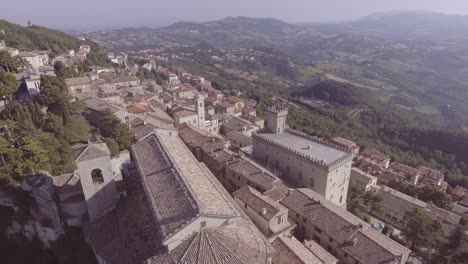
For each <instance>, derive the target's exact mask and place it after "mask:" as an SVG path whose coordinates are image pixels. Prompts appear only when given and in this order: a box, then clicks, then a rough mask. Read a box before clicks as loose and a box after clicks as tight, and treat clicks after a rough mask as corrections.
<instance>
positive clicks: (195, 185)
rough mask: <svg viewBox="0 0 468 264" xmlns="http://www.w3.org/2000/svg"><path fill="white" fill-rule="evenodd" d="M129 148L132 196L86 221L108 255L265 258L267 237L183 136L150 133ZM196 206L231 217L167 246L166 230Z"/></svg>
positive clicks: (174, 259) (130, 260)
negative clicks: (115, 207) (133, 164)
mask: <svg viewBox="0 0 468 264" xmlns="http://www.w3.org/2000/svg"><path fill="white" fill-rule="evenodd" d="M132 156H133V158H134V160H135V164H136V167H137V169H133V170H132V169H130V171H129V176H128V177H126V179H125V181H126V183H127V193H128V195H127V197H126V198H123V199H121V200H120V202H119V203H118V205H117V209H116V210H115V213H114V212H111V213H108V214H106V215H104V216H102V217H101V218H99V219H98V220H97V221H94V222H93V223H91V224H89V225H88V226H87V227H86V228H85V233H86V234H87V236H88V238H90V241H91V245H92V246H93V248H94V249H95V252H96V253H97V255H99V257H101V258H103V259H104V260H105V261H106V263H113V264H120V263H123V264H139V263H141V264H143V263H147V264H152V263H154V264H156V263H157V264H166V263H168V264H169V263H170V264H176V263H177V264H179V263H187V264H188V263H197V264H198V263H199V264H218V263H223V264H227V263H233V264H237V263H238V264H247V263H248V264H250V263H252V264H253V263H260V264H267V259H268V256H267V255H268V254H269V252H270V247H269V245H268V243H267V241H266V240H265V238H264V237H263V236H262V235H261V233H260V232H259V231H258V230H257V229H256V227H255V226H254V225H253V224H252V223H251V222H250V220H247V219H246V216H245V215H244V214H242V212H241V211H240V209H239V208H238V207H237V205H236V204H235V203H234V202H233V200H232V198H231V197H230V196H229V194H228V193H227V192H226V191H225V190H224V189H220V188H222V187H221V186H220V184H219V182H217V180H216V178H215V177H214V175H212V174H211V173H209V172H208V170H207V168H206V167H204V166H203V165H201V164H200V163H198V162H196V160H195V159H194V157H193V156H192V155H191V154H190V152H189V151H188V149H186V148H185V147H184V146H183V143H182V142H181V141H180V139H178V138H177V137H176V136H174V135H172V136H170V135H162V134H158V135H151V136H148V137H147V138H146V139H144V140H142V141H140V142H139V143H137V144H135V145H134V146H133V147H132ZM198 205H200V206H198ZM198 213H202V214H206V215H210V216H213V215H218V216H220V215H224V217H226V216H227V217H230V216H231V217H234V218H233V219H232V221H228V222H226V224H225V225H222V226H220V227H218V228H211V227H210V228H202V229H201V230H200V231H196V232H195V233H194V234H188V235H187V237H186V238H185V241H183V242H182V243H181V244H179V245H178V246H177V247H176V248H174V249H172V250H170V251H168V249H167V248H166V247H164V246H163V241H164V238H165V236H164V235H165V234H169V232H170V230H173V229H180V228H181V227H182V226H183V225H184V223H185V221H186V220H190V219H192V217H193V216H194V215H196V214H198ZM243 217H245V218H243Z"/></svg>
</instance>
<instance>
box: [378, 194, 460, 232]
mask: <svg viewBox="0 0 468 264" xmlns="http://www.w3.org/2000/svg"><path fill="white" fill-rule="evenodd" d="M370 192H372V193H373V194H375V195H377V196H379V197H381V198H382V206H383V209H384V210H383V211H382V213H379V212H374V213H375V214H377V215H378V216H379V218H382V219H383V220H384V221H387V222H389V223H391V224H393V225H395V226H397V227H400V228H402V227H404V223H405V214H406V212H412V211H414V210H415V209H422V210H424V211H425V212H426V213H427V214H428V215H429V216H430V217H431V218H432V219H435V220H438V221H439V222H440V223H441V224H442V227H443V230H444V231H445V233H446V234H449V233H450V232H451V231H453V230H454V229H455V228H456V226H457V225H458V223H459V222H460V220H461V217H460V216H459V215H456V214H454V213H452V212H449V211H447V210H444V209H442V208H439V207H436V206H434V205H432V204H428V203H426V202H423V201H421V200H418V199H416V198H414V197H411V196H409V195H406V194H404V193H402V192H399V191H396V190H394V189H391V188H389V187H386V186H383V185H376V186H373V187H372V188H371V189H370Z"/></svg>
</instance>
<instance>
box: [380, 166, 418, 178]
mask: <svg viewBox="0 0 468 264" xmlns="http://www.w3.org/2000/svg"><path fill="white" fill-rule="evenodd" d="M388 170H390V171H392V172H394V173H396V174H398V175H401V176H403V177H405V179H408V180H409V179H411V178H412V177H415V176H416V175H418V174H419V171H418V169H416V168H413V167H411V166H408V165H406V164H402V163H399V162H393V163H392V164H390V166H389V167H388Z"/></svg>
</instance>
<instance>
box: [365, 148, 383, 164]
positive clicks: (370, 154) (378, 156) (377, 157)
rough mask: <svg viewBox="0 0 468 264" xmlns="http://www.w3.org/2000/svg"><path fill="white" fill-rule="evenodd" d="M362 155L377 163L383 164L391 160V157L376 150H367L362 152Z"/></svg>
mask: <svg viewBox="0 0 468 264" xmlns="http://www.w3.org/2000/svg"><path fill="white" fill-rule="evenodd" d="M360 155H361V156H363V157H365V158H368V159H370V160H373V161H374V162H377V163H382V162H385V161H386V160H388V159H390V157H389V156H387V155H386V154H384V153H382V152H380V151H378V150H377V149H374V148H366V149H364V150H363V151H361V153H360Z"/></svg>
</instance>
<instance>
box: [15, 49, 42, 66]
mask: <svg viewBox="0 0 468 264" xmlns="http://www.w3.org/2000/svg"><path fill="white" fill-rule="evenodd" d="M18 56H20V57H21V58H23V59H25V60H26V61H27V62H28V63H29V64H30V65H31V67H32V68H39V67H41V66H46V65H48V64H49V54H47V52H46V51H24V52H21V53H20V54H19V55H18Z"/></svg>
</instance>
